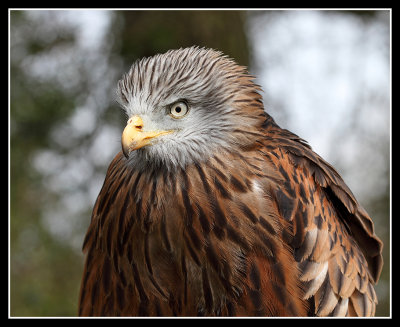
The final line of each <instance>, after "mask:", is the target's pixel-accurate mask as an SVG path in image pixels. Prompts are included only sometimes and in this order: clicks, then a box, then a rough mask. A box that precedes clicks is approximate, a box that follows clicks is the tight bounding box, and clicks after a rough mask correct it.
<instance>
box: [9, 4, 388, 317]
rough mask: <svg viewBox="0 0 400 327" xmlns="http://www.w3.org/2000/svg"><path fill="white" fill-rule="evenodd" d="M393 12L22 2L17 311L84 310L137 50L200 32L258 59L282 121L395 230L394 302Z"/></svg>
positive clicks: (15, 128)
mask: <svg viewBox="0 0 400 327" xmlns="http://www.w3.org/2000/svg"><path fill="white" fill-rule="evenodd" d="M390 21H391V12H390V10H369V11H363V10H361V11H357V10H355V11H343V10H341V11H337V10H329V11H320V10H284V11H282V10H273V11H269V10H263V11H261V10H251V11H237V10H215V11H214V10H207V11H204V10H193V11H187V10H154V11H152V10H151V11H148V10H143V11H142V10H138V11H132V10H129V11H128V10H121V11H113V10H10V11H9V49H10V79H9V81H10V109H9V130H10V132H9V138H10V161H9V168H10V175H9V185H10V188H9V191H10V193H9V200H10V201H9V204H10V209H9V236H10V243H9V246H10V247H9V250H10V251H9V255H10V256H9V276H10V283H9V300H10V302H9V314H10V316H12V317H20V316H35V317H36V316H54V317H59V316H75V315H76V314H77V300H78V292H79V285H80V279H81V274H82V267H83V259H84V258H83V255H82V252H81V244H82V240H83V237H84V234H85V231H86V229H87V227H88V224H89V220H90V214H91V210H92V207H93V204H94V202H95V199H96V196H97V194H98V192H99V191H100V188H101V185H102V183H103V180H104V176H105V172H106V169H107V166H108V164H109V163H110V161H111V160H112V158H113V156H114V155H115V154H116V153H117V152H118V151H119V149H120V135H121V131H122V129H123V126H124V125H125V122H126V117H125V114H124V113H123V112H122V110H121V109H120V108H119V107H118V105H117V104H116V101H115V87H116V83H117V81H118V79H119V78H120V77H121V75H122V74H123V72H125V71H126V70H127V69H128V68H129V66H130V65H131V64H132V62H133V61H134V60H136V59H138V58H141V57H143V56H151V55H154V54H155V53H159V52H164V51H166V50H168V49H171V48H179V47H185V46H191V45H199V46H205V47H212V48H216V49H219V50H222V51H223V52H224V53H226V54H227V55H229V56H230V57H232V58H234V59H235V60H236V61H237V62H238V63H239V64H242V65H247V66H248V67H249V70H250V72H251V73H252V74H254V75H256V76H257V80H256V82H257V83H259V84H260V85H261V86H262V88H263V96H264V103H265V108H266V110H267V111H268V112H269V113H270V114H271V115H272V116H273V117H274V118H275V120H276V121H277V123H278V124H279V125H280V126H281V127H284V128H287V129H289V130H291V131H293V132H295V133H296V134H298V135H299V136H301V137H303V138H304V139H306V140H308V142H309V143H310V144H311V145H312V147H313V149H314V150H315V151H316V152H318V153H319V154H320V155H322V156H323V157H324V158H325V159H327V160H328V161H329V162H331V163H332V164H333V165H334V166H335V167H336V168H337V169H338V171H339V173H341V174H342V176H343V177H344V179H345V181H346V182H347V183H348V185H349V186H350V188H351V189H352V190H353V192H354V194H355V195H356V197H357V198H358V199H359V201H360V202H361V204H362V205H363V206H364V207H365V208H366V210H367V211H368V212H369V213H370V215H371V216H372V217H373V220H374V221H375V226H376V233H377V234H378V236H379V237H381V238H382V240H383V241H384V243H385V247H384V260H385V265H384V270H383V273H382V277H381V280H380V282H379V284H378V286H377V292H378V297H379V299H380V302H379V305H378V307H377V316H383V317H385V316H390V315H391V305H390V298H391V297H390V293H391V279H390V272H391V268H390V259H391V256H390V253H391V252H390V245H391V241H390V236H391V232H390V227H391V219H390V217H391V216H390V213H391V209H390V194H391V193H390V156H391V151H390V149H391V142H390V141H391V107H390V104H391V71H390V69H391V66H390V58H391V24H390Z"/></svg>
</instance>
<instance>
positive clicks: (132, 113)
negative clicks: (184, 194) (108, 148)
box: [117, 47, 262, 167]
mask: <svg viewBox="0 0 400 327" xmlns="http://www.w3.org/2000/svg"><path fill="white" fill-rule="evenodd" d="M252 80H253V77H252V76H250V75H248V73H247V71H246V68H245V67H243V66H239V65H237V64H236V63H235V62H234V61H233V60H231V59H229V58H228V57H227V56H224V55H223V54H222V53H221V52H219V51H215V50H212V49H205V48H199V47H190V48H184V49H178V50H169V51H168V52H166V53H163V54H157V55H155V56H153V57H147V58H143V59H141V60H138V61H136V62H135V63H134V64H133V65H132V66H131V68H130V70H129V71H128V73H126V74H125V75H124V76H123V78H122V79H121V80H120V81H119V83H118V90H117V94H118V102H119V103H120V104H121V106H122V107H123V108H124V110H125V111H126V113H127V115H128V117H129V118H131V117H136V116H137V117H140V119H141V120H142V122H143V126H141V127H140V130H141V132H148V131H160V130H161V131H172V132H170V133H164V134H163V135H162V137H155V138H152V139H151V140H148V142H145V143H143V144H145V145H151V146H143V147H140V148H138V149H136V148H134V149H135V151H127V152H130V154H129V160H131V161H132V162H135V164H136V165H139V166H140V165H143V164H144V165H149V164H157V165H158V166H159V165H163V166H166V167H176V166H181V167H185V165H186V164H188V163H191V162H194V161H201V160H204V158H207V157H208V156H210V155H212V153H213V152H215V151H223V150H226V149H229V148H232V147H235V146H238V145H239V146H240V145H241V143H242V142H243V141H244V140H243V138H244V136H243V135H241V137H238V136H239V135H238V133H235V131H240V130H243V129H245V130H251V129H252V128H253V127H254V125H255V124H257V119H255V118H256V117H252V112H251V110H250V112H247V113H246V110H245V106H244V105H243V104H244V103H245V102H250V101H253V100H254V101H256V103H258V110H261V111H262V103H261V96H260V95H259V94H258V92H257V91H258V90H259V88H258V86H257V85H255V84H254V83H253V81H252ZM177 104H178V106H177ZM179 104H180V105H179ZM171 108H174V109H173V110H176V109H177V110H179V112H178V116H179V117H177V115H172V114H171ZM181 110H185V114H184V115H183V114H182V111H181ZM186 111H187V112H186ZM175 113H176V111H175ZM142 128H143V129H142ZM135 129H136V128H135ZM135 133H136V132H135ZM141 135H144V134H141ZM141 144H142V143H141ZM131 148H132V147H129V149H131Z"/></svg>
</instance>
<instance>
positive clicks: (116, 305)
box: [79, 47, 382, 316]
mask: <svg viewBox="0 0 400 327" xmlns="http://www.w3.org/2000/svg"><path fill="white" fill-rule="evenodd" d="M252 79H253V78H252V77H251V76H249V75H248V74H247V72H246V71H245V69H244V68H243V67H240V66H237V65H236V64H235V63H234V62H233V61H231V60H230V59H228V58H226V57H223V56H221V54H220V53H219V52H216V51H213V50H206V49H200V48H196V47H193V48H187V49H180V50H172V51H169V52H167V53H165V54H161V55H157V56H155V57H151V58H146V59H143V60H141V61H139V62H136V63H135V64H134V65H133V66H132V68H131V70H130V72H129V73H128V74H127V75H125V76H124V78H123V79H122V80H121V81H120V83H119V99H120V103H121V105H122V106H123V107H124V109H125V110H126V111H127V113H128V116H129V117H133V116H136V115H138V116H140V117H141V118H140V123H136V125H135V128H136V129H137V131H135V133H136V132H138V133H142V132H146V127H147V126H151V130H160V129H161V130H168V131H173V132H168V133H169V134H168V135H166V134H165V135H164V134H163V135H162V136H157V140H158V142H154V143H151V144H147V143H146V146H143V147H140V148H137V149H136V150H135V149H134V150H132V147H129V151H127V152H126V154H127V156H124V154H123V153H122V152H120V153H119V154H117V156H116V157H115V158H114V160H113V161H112V162H111V164H110V166H109V168H108V171H107V175H106V178H105V181H104V185H103V187H102V189H101V191H100V194H99V196H98V199H97V201H96V204H95V206H94V209H93V214H92V219H91V223H90V226H89V229H88V232H87V234H86V237H85V240H84V245H83V249H84V251H85V253H86V255H87V257H86V263H85V269H84V273H83V278H82V285H81V294H80V302H79V314H80V315H82V316H372V315H374V312H375V306H376V304H377V297H376V294H375V290H374V287H373V285H374V284H375V283H376V282H377V281H378V279H379V275H380V272H381V268H382V256H381V251H382V243H381V241H380V240H379V239H378V237H377V236H376V235H375V234H374V228H373V223H372V220H371V218H370V217H369V216H368V214H367V213H366V212H365V211H364V209H363V208H362V207H361V206H360V204H359V203H358V202H357V200H356V199H355V198H354V196H353V194H352V193H351V191H350V190H349V188H348V187H347V186H346V184H345V183H344V182H343V180H342V178H341V177H340V176H339V174H338V173H337V172H336V171H335V169H334V168H333V167H332V166H331V165H329V164H328V163H327V162H326V161H324V160H323V159H322V158H321V157H319V156H318V155H317V154H316V153H314V152H313V151H312V150H311V147H310V146H309V145H308V144H307V143H306V142H305V141H304V140H302V139H300V138H299V137H298V136H296V135H294V134H293V133H291V132H289V131H287V130H284V129H281V128H280V127H279V126H277V124H276V123H275V122H274V120H273V119H272V118H271V117H270V116H269V115H268V114H267V113H265V112H264V109H263V104H262V99H261V96H260V94H259V93H258V90H259V87H258V86H257V85H255V84H254V83H253V81H252ZM178 100H179V101H184V104H187V105H188V107H189V108H190V110H189V111H188V113H187V115H186V116H184V117H183V118H179V119H173V118H171V117H170V115H168V110H170V109H169V108H171V104H172V103H176V101H178ZM182 106H184V105H182ZM124 133H125V132H124ZM135 135H136V134H135ZM141 135H142V134H141ZM152 137H153V136H152ZM154 138H155V137H154ZM146 142H147V141H146ZM123 145H124V144H123ZM125 146H126V145H125ZM133 148H134V147H133ZM126 149H127V147H125V150H126Z"/></svg>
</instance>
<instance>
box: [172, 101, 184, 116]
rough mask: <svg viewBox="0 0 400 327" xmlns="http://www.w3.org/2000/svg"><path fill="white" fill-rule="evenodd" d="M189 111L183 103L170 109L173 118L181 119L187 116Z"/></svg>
mask: <svg viewBox="0 0 400 327" xmlns="http://www.w3.org/2000/svg"><path fill="white" fill-rule="evenodd" d="M188 111H189V107H188V105H187V104H186V103H185V102H183V101H178V102H175V103H174V104H173V105H171V107H170V109H169V114H170V115H171V117H172V118H175V119H179V118H182V117H183V116H185V115H186V114H187V113H188Z"/></svg>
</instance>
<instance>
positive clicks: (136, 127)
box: [121, 116, 172, 158]
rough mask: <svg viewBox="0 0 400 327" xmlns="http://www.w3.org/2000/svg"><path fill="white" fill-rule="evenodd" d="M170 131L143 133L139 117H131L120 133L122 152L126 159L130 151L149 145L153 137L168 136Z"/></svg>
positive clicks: (141, 121)
mask: <svg viewBox="0 0 400 327" xmlns="http://www.w3.org/2000/svg"><path fill="white" fill-rule="evenodd" d="M170 133H172V131H149V132H144V131H143V120H142V118H140V117H139V116H132V117H131V118H130V119H129V120H128V123H127V125H126V127H125V129H124V131H123V132H122V137H121V144H122V152H123V153H124V155H125V157H126V158H128V156H129V154H130V153H131V152H132V151H135V150H137V149H140V148H141V147H144V146H146V145H149V144H151V140H152V139H154V138H155V137H158V136H161V135H165V134H170Z"/></svg>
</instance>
